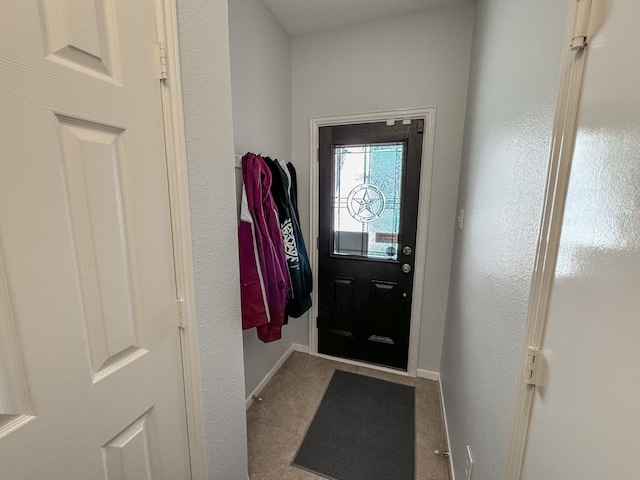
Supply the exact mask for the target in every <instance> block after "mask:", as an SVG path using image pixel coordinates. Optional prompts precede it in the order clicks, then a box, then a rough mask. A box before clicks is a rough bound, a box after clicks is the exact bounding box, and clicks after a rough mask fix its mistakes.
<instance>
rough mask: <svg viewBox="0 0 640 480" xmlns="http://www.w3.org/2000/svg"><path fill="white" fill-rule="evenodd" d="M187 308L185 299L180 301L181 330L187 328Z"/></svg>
mask: <svg viewBox="0 0 640 480" xmlns="http://www.w3.org/2000/svg"><path fill="white" fill-rule="evenodd" d="M186 310H187V307H186V305H185V302H184V298H179V299H178V327H179V328H181V329H184V328H186V326H187V324H186V320H187V311H186Z"/></svg>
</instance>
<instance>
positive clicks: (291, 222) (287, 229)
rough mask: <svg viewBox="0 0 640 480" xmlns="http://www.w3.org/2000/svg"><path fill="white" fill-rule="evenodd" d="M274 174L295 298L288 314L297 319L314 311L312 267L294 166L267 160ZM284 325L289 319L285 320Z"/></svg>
mask: <svg viewBox="0 0 640 480" xmlns="http://www.w3.org/2000/svg"><path fill="white" fill-rule="evenodd" d="M265 161H266V163H267V166H268V167H269V170H271V174H272V183H271V195H272V196H273V200H274V201H275V203H276V206H277V208H278V219H279V221H280V229H281V231H282V240H283V242H284V250H285V252H284V253H285V257H286V259H287V266H288V267H289V277H290V279H291V289H292V292H293V296H292V298H291V299H290V300H289V302H288V303H287V307H286V310H285V313H286V314H287V315H289V316H291V317H294V318H298V317H300V316H301V315H302V314H303V313H304V312H306V311H307V310H309V308H311V290H312V279H311V267H310V265H309V256H308V255H307V249H306V246H305V244H304V238H303V236H302V231H301V229H300V219H299V217H298V209H297V179H296V173H295V169H294V168H293V165H291V163H289V164H288V165H285V164H284V162H281V161H278V160H272V159H270V158H269V157H266V158H265ZM284 320H285V323H286V321H287V319H286V318H285V319H284Z"/></svg>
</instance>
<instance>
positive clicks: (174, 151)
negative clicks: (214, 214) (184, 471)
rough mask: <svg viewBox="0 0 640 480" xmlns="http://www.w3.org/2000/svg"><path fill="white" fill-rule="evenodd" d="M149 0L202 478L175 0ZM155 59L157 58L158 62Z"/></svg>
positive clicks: (191, 420) (189, 405) (194, 453)
mask: <svg viewBox="0 0 640 480" xmlns="http://www.w3.org/2000/svg"><path fill="white" fill-rule="evenodd" d="M154 1H155V3H156V12H157V13H156V16H157V24H158V41H162V42H164V44H165V48H166V64H167V72H168V78H167V79H166V80H163V81H161V92H162V111H163V116H164V130H165V150H166V156H167V176H168V179H169V202H170V209H171V230H172V236H173V257H174V262H175V275H176V296H177V300H178V310H179V311H178V314H179V315H180V316H181V318H182V319H183V320H182V326H181V328H180V344H181V347H182V371H183V377H184V394H185V406H186V422H187V430H188V439H189V462H190V465H191V478H192V479H194V480H196V479H202V478H207V458H206V450H205V436H204V407H203V400H202V382H201V377H200V349H199V345H198V322H197V318H196V303H195V280H194V275H193V257H192V252H191V221H190V219H191V216H190V213H189V182H188V175H187V150H186V140H185V131H184V115H183V106H182V85H181V77H180V57H179V42H178V17H177V9H176V1H175V0H154ZM158 58H159V57H158ZM159 64H160V62H158V65H159ZM158 81H160V80H158Z"/></svg>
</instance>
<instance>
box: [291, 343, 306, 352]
mask: <svg viewBox="0 0 640 480" xmlns="http://www.w3.org/2000/svg"><path fill="white" fill-rule="evenodd" d="M293 350H294V351H296V352H302V353H309V345H300V344H299V343H294V344H293Z"/></svg>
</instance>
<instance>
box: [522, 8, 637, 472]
mask: <svg viewBox="0 0 640 480" xmlns="http://www.w3.org/2000/svg"><path fill="white" fill-rule="evenodd" d="M639 18H640V2H638V1H637V0H618V1H615V2H604V1H600V0H594V3H593V9H592V22H593V24H594V26H595V28H596V29H597V34H596V35H595V36H594V37H593V38H592V39H591V42H590V46H589V52H588V54H587V59H586V69H585V76H584V84H583V92H582V98H581V106H580V112H579V116H578V128H577V137H576V146H575V154H574V158H573V165H572V171H571V179H570V183H569V190H568V194H567V202H566V207H565V214H564V220H563V227H562V236H561V241H560V249H559V257H558V263H557V268H556V275H555V279H554V286H553V291H552V297H551V303H550V307H549V317H548V324H547V327H546V334H545V339H544V356H545V359H546V360H547V363H548V375H547V386H546V387H536V388H537V392H536V396H535V399H534V405H533V412H532V418H531V423H530V429H529V436H528V443H527V451H526V456H525V464H524V472H523V475H522V478H523V479H525V480H540V479H545V480H602V479H605V478H610V479H620V480H631V479H637V478H640V474H639V473H638V465H637V457H638V453H637V450H638V445H640V379H639V377H638V342H639V340H640V320H639V316H638V315H639V313H638V312H640V134H639V132H640V94H639V90H638V86H639V85H640V61H639V60H638V52H637V46H636V45H635V43H634V42H633V38H634V35H635V32H636V31H637V20H638V19H639Z"/></svg>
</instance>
